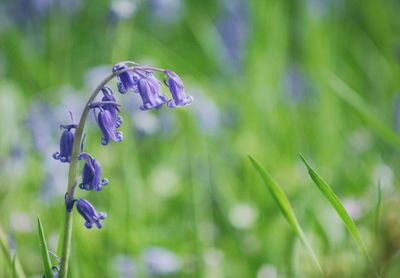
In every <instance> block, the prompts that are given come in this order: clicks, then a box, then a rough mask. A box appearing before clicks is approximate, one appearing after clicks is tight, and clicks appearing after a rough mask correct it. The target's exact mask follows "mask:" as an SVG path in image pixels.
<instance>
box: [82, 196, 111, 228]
mask: <svg viewBox="0 0 400 278" xmlns="http://www.w3.org/2000/svg"><path fill="white" fill-rule="evenodd" d="M76 209H77V210H78V212H79V214H80V215H82V217H83V218H84V219H85V221H86V222H85V227H86V228H88V229H90V228H92V227H93V224H96V226H97V228H99V229H101V228H102V227H103V225H102V224H101V223H100V220H103V219H106V217H107V214H106V213H104V212H97V211H96V209H95V208H94V207H93V205H92V204H91V203H89V202H88V201H87V200H85V199H79V200H77V201H76Z"/></svg>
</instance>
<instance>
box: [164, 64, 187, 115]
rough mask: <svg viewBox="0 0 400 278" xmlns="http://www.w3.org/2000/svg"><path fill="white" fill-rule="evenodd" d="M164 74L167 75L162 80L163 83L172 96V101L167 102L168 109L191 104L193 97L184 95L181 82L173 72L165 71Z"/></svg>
mask: <svg viewBox="0 0 400 278" xmlns="http://www.w3.org/2000/svg"><path fill="white" fill-rule="evenodd" d="M164 72H165V74H166V75H167V76H166V77H165V78H164V83H165V85H167V86H168V88H169V91H170V92H171V95H172V100H170V101H168V107H170V108H175V107H177V106H186V105H189V104H191V103H192V101H193V97H192V96H188V95H186V93H185V89H184V87H183V82H182V80H181V79H180V77H179V76H178V75H177V74H176V73H175V72H173V71H170V70H165V71H164ZM167 77H168V78H167Z"/></svg>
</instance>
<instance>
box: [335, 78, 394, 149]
mask: <svg viewBox="0 0 400 278" xmlns="http://www.w3.org/2000/svg"><path fill="white" fill-rule="evenodd" d="M327 80H328V82H329V84H330V86H331V87H332V89H333V92H334V93H335V94H336V95H337V96H339V97H340V98H341V99H342V100H343V101H345V102H346V103H347V104H349V105H350V106H351V107H353V109H355V110H356V111H357V112H358V113H359V114H360V115H361V117H362V118H363V119H364V120H365V121H366V122H367V123H368V124H369V126H370V127H371V128H372V129H373V130H375V132H376V133H377V134H378V135H379V136H381V138H382V139H383V140H385V141H386V142H388V143H390V144H392V145H394V146H396V147H398V148H400V137H399V136H398V135H397V134H396V133H395V132H394V131H393V130H392V129H391V128H389V127H388V126H387V125H385V124H383V123H382V120H380V119H378V118H377V117H376V116H375V115H374V114H373V113H371V111H372V110H373V109H371V107H369V105H368V104H367V103H366V102H365V101H364V100H363V99H362V98H361V97H360V96H359V95H358V94H357V93H356V92H355V91H354V90H353V89H351V88H350V87H349V86H348V85H347V84H346V83H345V82H343V80H341V79H340V78H339V77H337V76H336V75H335V74H333V73H331V72H328V73H327Z"/></svg>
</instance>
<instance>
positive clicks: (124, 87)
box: [112, 62, 137, 94]
mask: <svg viewBox="0 0 400 278" xmlns="http://www.w3.org/2000/svg"><path fill="white" fill-rule="evenodd" d="M128 67H129V66H128V65H127V64H126V63H124V62H121V63H118V64H115V65H114V66H113V69H112V70H113V72H117V71H120V70H123V69H126V68H128ZM117 78H118V83H117V87H118V91H119V92H120V93H121V94H126V93H127V92H128V91H129V90H132V91H133V92H135V91H137V90H136V78H135V75H134V73H133V71H130V70H128V71H125V72H123V73H121V74H119V75H118V77H117Z"/></svg>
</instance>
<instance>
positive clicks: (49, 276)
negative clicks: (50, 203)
mask: <svg viewBox="0 0 400 278" xmlns="http://www.w3.org/2000/svg"><path fill="white" fill-rule="evenodd" d="M38 231H39V241H40V249H41V252H42V262H43V267H44V273H45V275H46V278H53V272H52V270H51V261H50V255H49V250H48V249H47V243H46V237H45V235H44V231H43V227H42V222H41V221H40V218H39V216H38Z"/></svg>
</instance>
